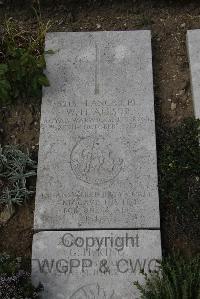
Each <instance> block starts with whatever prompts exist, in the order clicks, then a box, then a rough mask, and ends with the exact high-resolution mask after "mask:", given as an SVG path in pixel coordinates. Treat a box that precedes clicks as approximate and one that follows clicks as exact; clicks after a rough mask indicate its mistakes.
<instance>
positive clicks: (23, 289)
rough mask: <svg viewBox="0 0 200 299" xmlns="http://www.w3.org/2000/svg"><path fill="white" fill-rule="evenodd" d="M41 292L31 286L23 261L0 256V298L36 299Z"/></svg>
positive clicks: (5, 255)
mask: <svg viewBox="0 0 200 299" xmlns="http://www.w3.org/2000/svg"><path fill="white" fill-rule="evenodd" d="M41 291H42V288H41V287H40V286H39V287H38V288H35V287H34V286H33V285H32V283H31V278H30V272H29V270H28V268H27V261H26V260H25V259H21V258H15V257H11V256H9V255H7V254H1V255H0V298H4V299H10V298H17V299H33V298H35V299H36V298H39V294H40V292H41Z"/></svg>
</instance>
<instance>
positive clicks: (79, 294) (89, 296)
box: [70, 284, 106, 299]
mask: <svg viewBox="0 0 200 299" xmlns="http://www.w3.org/2000/svg"><path fill="white" fill-rule="evenodd" d="M94 298H95V299H106V297H105V291H104V290H103V289H102V288H100V286H99V284H88V285H84V286H82V287H80V288H79V289H78V290H76V291H75V292H74V293H73V294H72V296H71V297H70V299H94Z"/></svg>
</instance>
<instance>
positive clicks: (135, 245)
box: [32, 230, 161, 299]
mask: <svg viewBox="0 0 200 299" xmlns="http://www.w3.org/2000/svg"><path fill="white" fill-rule="evenodd" d="M160 258H161V247H160V232H159V230H150V231H141V230H135V231H134V230H119V231H114V230H110V231H63V232H58V231H54V232H40V233H37V234H35V236H34V242H33V262H32V279H33V282H34V284H35V285H36V286H37V285H38V283H39V282H41V283H42V284H43V286H44V289H45V291H44V293H43V298H45V299H47V298H48V299H86V298H87V299H94V298H95V299H119V298H120V299H122V298H123V299H136V298H139V296H138V291H137V288H136V287H135V286H134V285H133V282H134V281H140V282H143V278H144V277H143V275H142V274H141V272H140V271H141V270H142V269H144V271H149V270H155V268H156V267H157V266H158V264H157V262H156V260H157V259H160Z"/></svg>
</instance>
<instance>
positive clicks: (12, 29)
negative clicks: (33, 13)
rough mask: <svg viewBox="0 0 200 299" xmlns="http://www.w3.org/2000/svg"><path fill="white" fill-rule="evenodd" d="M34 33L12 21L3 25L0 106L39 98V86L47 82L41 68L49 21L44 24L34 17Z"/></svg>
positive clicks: (43, 60)
mask: <svg viewBox="0 0 200 299" xmlns="http://www.w3.org/2000/svg"><path fill="white" fill-rule="evenodd" d="M37 20H38V22H37V23H38V26H37V29H36V31H35V32H34V33H32V32H28V31H26V30H24V29H23V28H21V27H20V25H19V24H18V23H16V22H15V21H14V20H13V19H11V18H10V19H8V20H6V21H5V23H4V32H3V35H2V41H1V46H0V47H1V51H0V52H1V58H0V59H1V62H2V63H1V64H0V103H2V104H5V103H7V102H9V101H13V100H14V99H17V98H19V97H21V98H25V97H38V96H40V95H41V88H42V86H48V85H49V82H48V79H47V77H46V75H45V74H43V69H44V68H45V67H46V64H45V59H44V38H45V34H46V32H47V30H48V29H49V28H50V22H47V23H43V22H42V21H41V18H40V17H39V16H37Z"/></svg>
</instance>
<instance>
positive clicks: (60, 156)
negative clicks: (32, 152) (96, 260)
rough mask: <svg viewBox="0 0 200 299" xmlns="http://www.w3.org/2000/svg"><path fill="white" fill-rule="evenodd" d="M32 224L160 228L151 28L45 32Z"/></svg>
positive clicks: (60, 227)
mask: <svg viewBox="0 0 200 299" xmlns="http://www.w3.org/2000/svg"><path fill="white" fill-rule="evenodd" d="M46 50H53V51H54V54H53V55H48V56H47V76H48V78H49V80H50V87H48V88H45V90H44V95H43V102H42V114H41V132H40V147H39V162H38V181H37V194H36V211H35V229H43V230H45V229H49V230H51V229H58V230H59V229H69V228H71V229H78V228H148V227H151V228H159V227H160V220H159V200H158V188H157V159H156V138H155V119H154V95H153V79H152V52H151V34H150V31H131V32H128V31H127V32H87V33H80V32H76V33H49V34H48V35H47V39H46Z"/></svg>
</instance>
